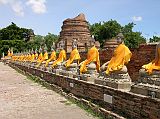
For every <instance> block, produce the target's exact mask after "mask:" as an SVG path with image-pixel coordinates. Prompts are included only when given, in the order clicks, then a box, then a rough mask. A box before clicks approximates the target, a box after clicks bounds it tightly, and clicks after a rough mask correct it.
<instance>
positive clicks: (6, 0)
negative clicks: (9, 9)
mask: <svg viewBox="0 0 160 119" xmlns="http://www.w3.org/2000/svg"><path fill="white" fill-rule="evenodd" d="M7 3H8V0H0V4H2V5H3V4H7Z"/></svg>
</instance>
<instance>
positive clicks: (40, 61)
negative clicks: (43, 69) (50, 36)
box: [37, 45, 48, 67]
mask: <svg viewBox="0 0 160 119" xmlns="http://www.w3.org/2000/svg"><path fill="white" fill-rule="evenodd" d="M47 60H48V52H47V47H46V45H45V47H44V55H43V56H42V58H41V60H39V63H38V65H37V67H39V66H40V65H41V64H42V65H44V64H45V63H46V61H47Z"/></svg>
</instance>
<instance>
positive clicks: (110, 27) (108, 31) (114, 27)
mask: <svg viewBox="0 0 160 119" xmlns="http://www.w3.org/2000/svg"><path fill="white" fill-rule="evenodd" d="M90 31H91V34H92V35H94V36H95V39H96V40H98V41H99V42H100V44H101V46H103V43H104V40H106V39H111V38H113V37H115V36H116V35H117V34H118V33H119V32H120V31H121V25H120V24H119V23H118V22H117V21H116V20H110V21H107V22H103V23H101V22H100V23H95V24H93V25H90Z"/></svg>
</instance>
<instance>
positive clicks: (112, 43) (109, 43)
mask: <svg viewBox="0 0 160 119" xmlns="http://www.w3.org/2000/svg"><path fill="white" fill-rule="evenodd" d="M117 46H118V43H117V40H116V38H112V39H109V40H105V43H104V46H103V49H112V50H114V49H115V48H116V47H117Z"/></svg>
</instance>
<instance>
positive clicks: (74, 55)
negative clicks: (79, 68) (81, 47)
mask: <svg viewBox="0 0 160 119" xmlns="http://www.w3.org/2000/svg"><path fill="white" fill-rule="evenodd" d="M80 59H81V57H80V55H79V52H78V50H77V48H75V49H74V50H72V52H71V54H70V58H69V59H68V60H67V63H66V67H69V66H70V65H71V63H72V62H73V61H74V60H78V64H79V60H80Z"/></svg>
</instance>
